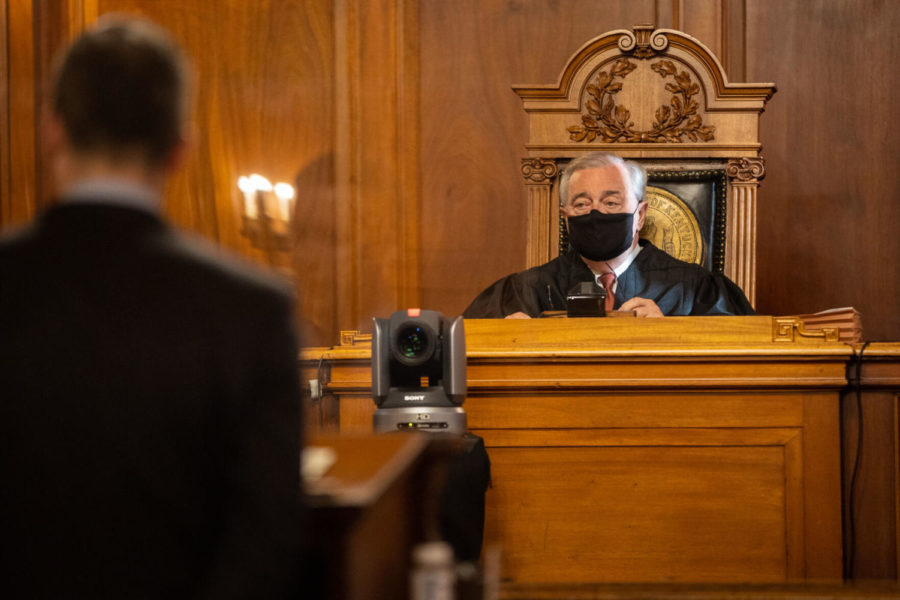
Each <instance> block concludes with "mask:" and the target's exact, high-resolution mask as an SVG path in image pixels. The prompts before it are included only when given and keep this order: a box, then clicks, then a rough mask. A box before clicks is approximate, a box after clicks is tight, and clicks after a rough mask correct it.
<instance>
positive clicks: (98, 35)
mask: <svg viewBox="0 0 900 600" xmlns="http://www.w3.org/2000/svg"><path fill="white" fill-rule="evenodd" d="M52 105H53V110H54V112H55V113H56V115H57V117H58V118H59V119H60V120H61V121H62V124H63V127H64V129H65V132H66V135H67V137H68V140H69V143H70V146H71V148H72V150H73V151H74V152H77V153H81V154H85V155H97V156H102V157H106V158H111V159H116V158H121V157H127V158H129V159H138V160H141V161H143V162H145V163H147V164H149V165H154V166H156V165H160V164H162V163H164V162H165V160H166V159H167V158H168V156H169V155H170V153H171V152H172V150H173V149H174V148H175V147H176V146H177V145H178V143H179V141H180V139H181V136H182V127H183V123H184V120H185V111H186V105H187V102H186V75H185V67H184V62H183V59H182V57H181V53H180V52H179V50H178V47H177V46H176V45H175V43H174V42H173V41H172V40H171V39H170V38H169V36H168V34H167V33H166V32H165V31H164V30H162V29H161V28H159V27H157V26H155V25H153V24H152V23H149V22H147V21H142V20H138V19H125V18H122V17H114V18H105V19H102V20H101V21H100V22H98V24H97V26H95V27H93V28H91V29H89V30H88V31H87V32H85V33H84V34H83V35H82V36H81V37H80V38H78V39H77V40H76V41H75V43H74V44H73V45H72V46H71V47H70V48H69V50H68V51H67V52H66V53H65V55H64V56H63V58H62V62H61V64H60V65H59V67H58V69H57V74H56V78H55V81H54V84H53V91H52Z"/></svg>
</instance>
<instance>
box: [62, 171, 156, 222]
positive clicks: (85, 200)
mask: <svg viewBox="0 0 900 600" xmlns="http://www.w3.org/2000/svg"><path fill="white" fill-rule="evenodd" d="M61 200H62V202H64V203H67V204H105V205H108V206H123V207H127V208H134V209H137V210H143V211H146V212H150V213H153V214H159V213H160V210H161V208H160V205H161V198H160V196H159V194H158V193H157V192H156V191H155V190H153V189H151V188H149V187H147V186H144V185H140V184H138V183H134V182H132V181H125V180H123V179H82V180H81V181H77V182H75V183H74V184H73V185H71V186H69V187H68V188H67V189H66V190H65V191H64V192H63V193H62V195H61Z"/></svg>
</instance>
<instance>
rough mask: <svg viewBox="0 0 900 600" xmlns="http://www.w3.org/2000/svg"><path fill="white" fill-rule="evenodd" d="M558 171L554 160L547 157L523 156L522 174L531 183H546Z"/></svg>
mask: <svg viewBox="0 0 900 600" xmlns="http://www.w3.org/2000/svg"><path fill="white" fill-rule="evenodd" d="M558 172H559V167H557V166H556V161H555V160H551V159H547V158H523V159H522V176H523V177H524V178H525V179H526V180H527V181H528V183H529V184H531V183H548V182H552V181H553V178H554V177H556V174H557V173H558Z"/></svg>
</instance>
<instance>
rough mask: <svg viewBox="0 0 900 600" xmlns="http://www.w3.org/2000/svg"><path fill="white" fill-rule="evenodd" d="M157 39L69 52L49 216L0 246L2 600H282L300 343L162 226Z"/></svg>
mask: <svg viewBox="0 0 900 600" xmlns="http://www.w3.org/2000/svg"><path fill="white" fill-rule="evenodd" d="M185 98H186V91H185V73H184V67H183V64H182V59H181V58H180V56H179V53H178V50H177V48H176V47H175V45H174V44H173V43H172V42H171V40H170V39H169V38H168V36H167V34H166V33H165V32H163V31H162V30H160V29H159V28H157V27H156V26H154V25H152V24H150V23H146V22H142V21H135V20H122V19H119V20H108V21H103V20H101V22H100V23H99V24H98V26H96V27H94V28H92V29H91V30H89V31H88V32H87V33H85V34H84V35H83V36H82V37H80V38H79V39H78V40H77V41H76V42H75V43H74V45H73V46H72V47H71V48H70V49H69V50H68V52H67V53H66V55H65V56H64V60H63V62H62V63H61V64H60V66H59V69H58V73H57V76H56V79H55V81H54V84H53V91H52V107H51V110H50V111H49V112H50V115H49V118H48V119H47V122H46V128H45V141H46V146H47V149H48V161H49V164H50V166H51V167H52V172H53V177H54V183H55V185H56V188H57V189H58V191H59V201H58V202H57V203H56V204H55V205H54V206H53V207H52V208H50V209H49V210H48V211H46V213H45V214H43V215H42V216H41V217H40V218H39V219H38V220H37V221H36V222H34V223H33V224H31V225H30V226H28V227H26V228H24V229H23V230H20V231H18V232H14V233H7V234H6V235H4V236H3V237H2V238H0V477H2V484H0V485H2V491H0V565H2V566H0V594H2V595H3V596H4V597H6V598H10V597H27V598H85V597H89V598H180V597H212V598H226V597H229V598H230V597H253V598H279V597H282V596H284V595H286V594H288V593H289V590H291V589H292V586H295V585H296V583H297V582H296V581H292V579H296V578H295V570H296V568H297V566H298V551H299V545H300V540H301V539H302V535H303V513H302V509H301V504H302V502H301V489H300V481H299V455H300V447H301V439H300V436H301V422H300V394H299V378H298V373H297V366H296V348H297V343H296V340H295V337H294V334H293V329H292V326H291V313H292V308H291V306H292V302H291V298H290V296H289V295H288V293H287V292H286V291H284V290H283V289H282V288H281V287H280V285H279V284H277V283H276V282H275V281H274V280H273V279H270V278H268V277H267V276H265V275H262V274H260V273H258V272H256V271H255V270H253V269H252V268H250V267H249V266H246V265H244V264H242V263H241V262H239V261H237V260H235V259H227V258H225V257H223V256H222V252H221V251H217V250H215V249H213V248H211V247H209V246H207V245H205V244H203V243H201V242H199V241H197V240H194V239H190V238H189V237H188V236H186V235H184V234H181V233H178V232H176V231H175V230H174V229H173V228H171V227H170V226H168V225H167V224H166V223H164V221H163V220H162V219H161V218H160V197H161V195H162V190H163V187H164V184H165V181H166V178H167V176H168V175H169V174H170V173H171V172H172V170H173V169H175V168H176V167H177V166H178V165H179V163H180V160H181V157H182V156H183V153H184V135H183V132H184V123H185V112H186V111H185V104H186V102H185Z"/></svg>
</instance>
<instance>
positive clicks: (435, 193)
mask: <svg viewBox="0 0 900 600" xmlns="http://www.w3.org/2000/svg"><path fill="white" fill-rule="evenodd" d="M419 7H420V14H421V17H420V21H419V23H420V39H421V74H422V83H421V100H420V106H421V112H420V115H421V116H420V118H419V123H420V127H421V148H422V152H421V155H420V160H419V169H420V174H421V188H422V192H423V193H422V209H421V210H422V212H421V215H422V219H421V227H422V231H423V238H422V247H421V290H422V292H421V293H422V296H421V297H422V305H423V306H425V307H427V308H434V309H437V310H441V311H442V312H444V313H445V314H459V313H460V312H462V311H463V310H464V309H465V307H466V306H467V305H468V304H469V302H470V301H471V300H472V299H473V298H474V297H475V295H476V294H477V293H478V292H480V291H481V290H482V289H483V288H484V287H486V286H487V285H488V284H490V283H491V282H493V281H495V280H497V279H498V278H499V277H502V276H504V275H507V274H509V273H512V272H514V271H518V270H521V269H523V268H524V267H525V227H526V223H525V214H526V203H527V201H528V200H527V199H528V196H527V194H526V191H525V185H524V182H523V179H522V176H521V162H520V161H521V159H522V157H524V156H526V154H525V148H524V146H525V143H526V141H527V139H528V137H527V136H528V132H527V124H526V120H525V113H524V111H523V110H522V106H521V102H520V101H519V99H518V98H517V97H516V95H515V93H513V91H512V90H511V87H512V85H513V84H516V83H533V82H545V81H555V80H556V79H557V78H558V77H559V71H560V68H561V65H564V64H565V63H566V61H567V60H568V58H569V57H570V56H571V55H572V54H573V53H574V52H575V51H576V50H577V49H578V48H579V47H581V45H583V44H584V43H585V42H586V41H587V40H589V39H591V38H593V37H595V36H597V35H598V34H600V33H602V32H604V31H607V30H610V29H618V28H627V27H631V26H632V25H634V24H636V23H649V22H653V21H654V19H655V17H656V15H657V14H658V12H660V11H659V2H656V1H653V0H642V1H635V2H602V3H597V2H580V1H577V0H565V1H559V2H506V1H501V0H489V1H483V0H457V1H454V2H444V1H443V0H421V1H420V2H419Z"/></svg>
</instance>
